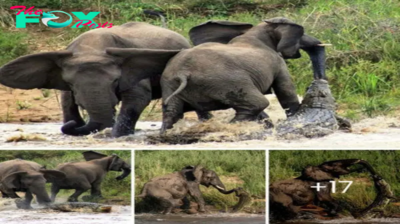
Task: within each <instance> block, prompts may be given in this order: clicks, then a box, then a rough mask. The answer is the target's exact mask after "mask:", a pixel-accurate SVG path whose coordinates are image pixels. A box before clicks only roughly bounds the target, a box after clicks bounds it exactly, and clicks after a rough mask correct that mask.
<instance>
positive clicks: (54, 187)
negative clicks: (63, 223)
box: [51, 183, 60, 202]
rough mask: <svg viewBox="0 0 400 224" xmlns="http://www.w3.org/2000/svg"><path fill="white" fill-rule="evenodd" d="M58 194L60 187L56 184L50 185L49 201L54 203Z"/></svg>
mask: <svg viewBox="0 0 400 224" xmlns="http://www.w3.org/2000/svg"><path fill="white" fill-rule="evenodd" d="M58 192H60V187H59V186H58V185H57V184H54V183H53V184H52V185H51V201H52V202H55V201H56V196H57V194H58Z"/></svg>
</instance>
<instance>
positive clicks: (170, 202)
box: [161, 198, 180, 215]
mask: <svg viewBox="0 0 400 224" xmlns="http://www.w3.org/2000/svg"><path fill="white" fill-rule="evenodd" d="M179 201H180V200H179V199H172V198H171V199H165V198H163V199H161V205H162V206H163V207H165V210H164V211H163V214H165V215H166V214H169V213H171V212H172V210H173V209H174V208H175V207H176V206H178V205H179Z"/></svg>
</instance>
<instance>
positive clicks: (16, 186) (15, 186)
mask: <svg viewBox="0 0 400 224" xmlns="http://www.w3.org/2000/svg"><path fill="white" fill-rule="evenodd" d="M63 178H65V174H64V173H63V172H60V171H57V170H46V169H44V168H43V166H41V165H39V164H38V163H35V162H31V161H25V160H21V159H15V160H9V161H5V162H1V163H0V191H1V194H2V196H3V198H19V196H18V195H17V194H16V192H18V191H21V192H25V200H24V201H20V202H18V203H17V206H18V208H24V209H28V208H31V201H32V199H33V195H35V196H36V201H37V202H38V203H39V204H43V205H46V204H49V203H51V199H50V197H49V195H48V194H47V191H46V182H52V181H54V180H55V179H59V180H61V179H63Z"/></svg>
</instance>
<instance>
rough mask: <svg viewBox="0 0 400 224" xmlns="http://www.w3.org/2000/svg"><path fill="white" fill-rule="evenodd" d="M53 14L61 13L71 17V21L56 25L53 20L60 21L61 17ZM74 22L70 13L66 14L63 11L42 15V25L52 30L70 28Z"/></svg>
mask: <svg viewBox="0 0 400 224" xmlns="http://www.w3.org/2000/svg"><path fill="white" fill-rule="evenodd" d="M53 12H61V13H64V14H66V15H68V16H69V19H68V20H67V21H65V22H63V23H56V22H53V21H52V20H55V19H58V18H60V17H57V16H56V15H54V14H52V13H53ZM71 22H72V17H71V15H69V14H68V13H65V12H63V11H51V12H43V14H42V23H43V24H44V25H45V26H48V27H51V28H62V27H65V26H68V25H69V24H70V23H71Z"/></svg>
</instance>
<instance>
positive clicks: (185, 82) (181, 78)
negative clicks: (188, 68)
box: [164, 74, 188, 105]
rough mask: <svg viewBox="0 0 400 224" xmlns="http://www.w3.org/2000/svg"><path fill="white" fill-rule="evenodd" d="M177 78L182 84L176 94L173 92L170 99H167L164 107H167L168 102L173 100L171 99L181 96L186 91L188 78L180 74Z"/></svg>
mask: <svg viewBox="0 0 400 224" xmlns="http://www.w3.org/2000/svg"><path fill="white" fill-rule="evenodd" d="M177 77H178V78H179V80H180V82H181V84H180V85H179V87H178V89H176V90H175V92H173V93H172V94H171V95H170V96H169V97H167V99H166V100H165V101H164V105H167V104H168V102H169V101H170V100H171V98H172V97H174V96H175V95H177V94H179V93H180V92H181V91H182V90H183V89H185V87H186V85H187V78H188V77H187V76H186V75H183V74H179V75H178V76H177Z"/></svg>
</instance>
